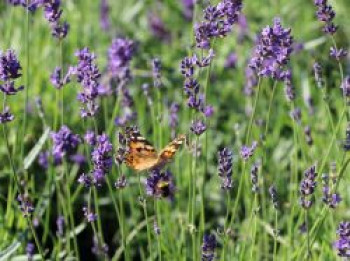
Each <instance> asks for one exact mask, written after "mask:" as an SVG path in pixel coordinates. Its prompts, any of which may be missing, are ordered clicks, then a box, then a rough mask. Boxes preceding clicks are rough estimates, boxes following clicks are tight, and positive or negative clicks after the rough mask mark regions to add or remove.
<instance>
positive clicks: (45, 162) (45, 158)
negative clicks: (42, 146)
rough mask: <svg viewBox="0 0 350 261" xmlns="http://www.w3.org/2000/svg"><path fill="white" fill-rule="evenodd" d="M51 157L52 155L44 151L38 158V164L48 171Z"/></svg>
mask: <svg viewBox="0 0 350 261" xmlns="http://www.w3.org/2000/svg"><path fill="white" fill-rule="evenodd" d="M49 155H50V153H49V152H48V151H42V152H40V154H39V156H38V163H39V165H40V167H42V168H43V169H47V168H48V167H49Z"/></svg>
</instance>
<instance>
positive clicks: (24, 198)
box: [17, 194, 34, 217]
mask: <svg viewBox="0 0 350 261" xmlns="http://www.w3.org/2000/svg"><path fill="white" fill-rule="evenodd" d="M17 201H18V203H19V208H20V210H21V211H22V214H23V216H25V217H26V216H29V215H31V213H33V212H34V207H33V204H32V202H31V201H30V199H29V196H28V195H27V194H19V195H18V196H17Z"/></svg>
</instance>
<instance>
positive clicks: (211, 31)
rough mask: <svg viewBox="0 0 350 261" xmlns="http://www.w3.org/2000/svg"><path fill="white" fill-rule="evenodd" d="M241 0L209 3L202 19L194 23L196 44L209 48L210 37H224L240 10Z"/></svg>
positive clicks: (223, 0)
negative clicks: (214, 4) (213, 4)
mask: <svg viewBox="0 0 350 261" xmlns="http://www.w3.org/2000/svg"><path fill="white" fill-rule="evenodd" d="M242 7H243V5H242V1H241V0H222V1H221V2H219V3H218V4H217V5H216V6H212V5H209V6H208V7H207V8H205V10H204V11H203V21H202V22H200V23H199V24H196V25H195V38H196V46H197V47H198V48H200V49H209V48H210V46H211V43H210V41H211V39H213V38H217V37H225V36H226V35H227V34H228V33H230V32H231V31H232V26H233V25H234V24H235V23H237V21H238V16H239V14H240V12H241V10H242Z"/></svg>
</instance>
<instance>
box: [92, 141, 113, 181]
mask: <svg viewBox="0 0 350 261" xmlns="http://www.w3.org/2000/svg"><path fill="white" fill-rule="evenodd" d="M96 140H97V142H96V146H95V148H94V150H93V152H92V154H91V156H92V162H93V164H94V170H93V183H94V184H95V185H96V186H101V185H102V182H103V181H104V177H105V175H106V174H107V173H108V172H109V171H110V169H111V167H112V164H113V157H112V151H113V146H112V143H111V142H110V141H109V138H108V136H107V135H106V134H102V135H100V136H97V139H96Z"/></svg>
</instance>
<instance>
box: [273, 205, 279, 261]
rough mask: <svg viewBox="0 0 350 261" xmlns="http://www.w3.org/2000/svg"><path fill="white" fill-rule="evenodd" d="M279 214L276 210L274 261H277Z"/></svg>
mask: <svg viewBox="0 0 350 261" xmlns="http://www.w3.org/2000/svg"><path fill="white" fill-rule="evenodd" d="M277 237H278V212H277V209H275V231H274V239H273V261H276V260H277Z"/></svg>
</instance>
